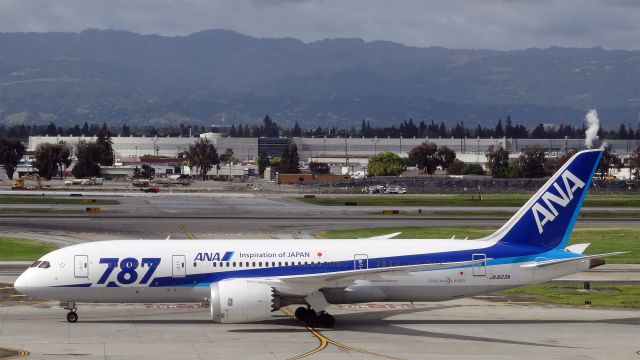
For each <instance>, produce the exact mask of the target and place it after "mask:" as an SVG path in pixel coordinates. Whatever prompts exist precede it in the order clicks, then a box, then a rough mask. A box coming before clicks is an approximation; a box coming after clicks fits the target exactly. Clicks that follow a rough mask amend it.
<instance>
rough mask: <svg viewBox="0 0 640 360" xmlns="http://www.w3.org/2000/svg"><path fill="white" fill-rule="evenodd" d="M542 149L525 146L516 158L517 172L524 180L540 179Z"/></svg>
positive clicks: (543, 157) (542, 171)
mask: <svg viewBox="0 0 640 360" xmlns="http://www.w3.org/2000/svg"><path fill="white" fill-rule="evenodd" d="M544 164H545V154H544V149H542V148H539V147H537V146H527V147H526V148H525V149H524V151H523V152H522V155H520V157H519V158H518V164H517V168H518V172H519V174H520V175H521V176H522V177H525V178H540V177H543V176H544V175H545V172H544Z"/></svg>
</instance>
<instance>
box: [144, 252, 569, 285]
mask: <svg viewBox="0 0 640 360" xmlns="http://www.w3.org/2000/svg"><path fill="white" fill-rule="evenodd" d="M473 254H485V255H486V256H487V258H490V259H491V260H489V261H487V265H488V266H489V265H503V264H513V263H523V262H529V261H536V260H538V261H539V260H540V259H545V260H548V259H564V258H572V257H579V256H581V255H579V254H573V253H571V252H567V251H564V250H559V249H553V250H549V249H547V248H544V247H534V246H527V245H513V244H509V243H501V242H498V243H495V244H493V245H492V246H490V247H487V248H479V249H469V250H459V251H452V252H442V253H430V254H414V255H402V256H390V257H379V258H370V259H369V263H368V267H369V268H382V267H392V266H394V264H396V263H398V264H405V265H406V264H407V263H409V262H410V263H411V264H418V263H423V264H428V263H446V262H461V261H470V260H471V259H472V255H473ZM383 262H384V263H385V264H386V266H381V264H382V263H383ZM330 264H337V266H331V265H330ZM469 266H472V265H467V266H458V267H469ZM452 268H456V267H452ZM350 270H354V263H353V259H349V260H343V261H334V262H328V263H327V265H324V263H323V264H322V265H314V266H310V265H306V266H304V265H302V266H299V265H294V266H280V267H267V268H258V269H238V268H236V269H234V270H230V271H217V272H209V273H200V274H189V275H187V276H185V277H181V278H174V277H171V276H164V277H158V278H155V279H154V280H153V281H152V282H151V283H150V284H149V286H150V287H162V286H209V284H210V283H214V282H217V281H221V280H225V279H231V278H256V277H278V276H293V275H311V274H320V273H339V272H341V271H350ZM427 271H432V270H427Z"/></svg>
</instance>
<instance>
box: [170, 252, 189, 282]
mask: <svg viewBox="0 0 640 360" xmlns="http://www.w3.org/2000/svg"><path fill="white" fill-rule="evenodd" d="M186 265H187V259H186V257H185V256H184V255H173V273H172V276H173V277H185V276H187V266H186Z"/></svg>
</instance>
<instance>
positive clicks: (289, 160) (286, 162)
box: [279, 144, 300, 174]
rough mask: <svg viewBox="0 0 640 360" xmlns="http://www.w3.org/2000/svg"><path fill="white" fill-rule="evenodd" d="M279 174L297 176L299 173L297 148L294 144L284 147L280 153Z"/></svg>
mask: <svg viewBox="0 0 640 360" xmlns="http://www.w3.org/2000/svg"><path fill="white" fill-rule="evenodd" d="M279 172H280V173H282V174H297V173H299V172H300V155H298V146H297V145H296V144H292V145H289V146H286V147H285V148H284V150H283V151H282V156H280V166H279Z"/></svg>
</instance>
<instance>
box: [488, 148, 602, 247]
mask: <svg viewBox="0 0 640 360" xmlns="http://www.w3.org/2000/svg"><path fill="white" fill-rule="evenodd" d="M601 156H602V150H584V151H580V152H578V153H577V154H575V155H574V156H573V157H571V159H569V161H567V162H566V163H565V164H564V165H563V166H562V168H560V170H558V172H556V173H555V174H554V175H553V176H552V177H551V179H549V181H547V183H546V184H544V186H543V187H542V188H541V189H540V190H538V192H536V193H535V195H533V197H532V198H531V199H530V200H529V201H528V202H527V203H526V204H525V205H524V206H523V207H522V208H521V209H520V210H519V211H518V212H517V213H516V214H515V215H514V216H513V217H512V218H511V219H510V220H509V221H508V222H507V223H506V224H505V225H504V226H503V227H501V228H500V229H499V230H498V231H496V232H495V233H494V234H493V235H491V238H493V239H496V240H499V241H500V242H505V243H511V244H521V245H530V246H537V247H544V248H548V249H553V248H564V247H565V246H567V243H568V242H569V236H570V235H571V231H573V226H574V224H575V222H576V219H577V217H578V214H579V213H580V208H581V207H582V203H583V202H584V198H585V196H586V195H587V191H588V189H589V186H590V185H591V179H592V178H593V174H594V172H595V170H596V167H597V166H598V163H599V162H600V157H601Z"/></svg>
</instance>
